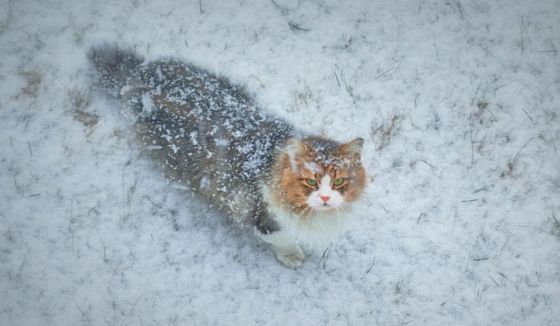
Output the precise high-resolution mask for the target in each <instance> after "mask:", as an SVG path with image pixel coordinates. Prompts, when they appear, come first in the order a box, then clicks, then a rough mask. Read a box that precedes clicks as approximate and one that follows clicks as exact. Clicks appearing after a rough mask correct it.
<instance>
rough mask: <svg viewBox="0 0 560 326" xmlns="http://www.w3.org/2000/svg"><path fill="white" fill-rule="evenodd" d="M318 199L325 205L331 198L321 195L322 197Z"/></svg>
mask: <svg viewBox="0 0 560 326" xmlns="http://www.w3.org/2000/svg"><path fill="white" fill-rule="evenodd" d="M319 197H320V198H321V200H322V201H324V202H325V203H326V202H328V201H329V199H331V196H326V195H323V196H319Z"/></svg>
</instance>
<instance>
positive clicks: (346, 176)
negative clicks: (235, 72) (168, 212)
mask: <svg viewBox="0 0 560 326" xmlns="http://www.w3.org/2000/svg"><path fill="white" fill-rule="evenodd" d="M88 59H89V62H90V63H91V65H92V66H93V69H92V71H93V84H94V85H96V87H98V88H100V89H102V90H104V91H106V92H107V93H108V94H109V95H111V96H113V97H115V98H117V99H120V101H121V103H122V106H123V108H124V109H125V111H126V112H132V113H133V116H134V117H135V122H134V128H135V131H136V134H137V135H138V139H139V140H140V143H141V146H142V148H143V149H144V150H146V151H147V152H149V155H150V156H151V157H152V158H153V159H154V160H156V161H157V162H161V164H162V165H163V170H164V171H165V174H166V176H167V177H168V178H169V179H171V180H172V181H174V182H177V183H179V184H181V185H183V186H185V187H187V188H188V189H190V190H192V192H194V193H195V194H198V195H199V197H200V198H203V199H205V200H207V201H208V203H209V204H210V205H211V206H212V207H215V208H217V209H218V210H219V211H221V212H223V213H224V214H225V215H227V216H229V217H230V218H233V219H234V220H235V221H238V222H241V223H244V224H249V225H251V226H253V227H254V229H255V233H256V234H257V236H258V237H259V238H260V239H262V240H263V241H264V242H266V243H267V244H268V245H269V246H270V248H271V249H272V251H273V253H274V255H275V257H276V259H277V260H278V261H279V262H281V263H282V264H284V265H286V266H289V267H295V266H300V265H302V264H303V262H304V259H305V254H304V252H303V250H302V248H301V246H300V245H302V244H303V245H307V246H310V247H312V246H318V245H327V244H329V243H330V242H331V241H332V240H333V239H334V238H335V237H336V236H337V234H339V233H340V231H341V230H343V229H344V228H343V227H342V225H343V224H344V222H345V221H346V220H347V219H348V218H349V212H350V208H351V206H352V204H353V203H354V202H355V201H356V200H357V199H359V198H360V195H361V194H362V193H363V191H364V188H365V186H366V172H365V169H364V167H363V164H362V162H361V152H362V147H363V139H361V138H356V139H354V140H352V141H350V142H347V143H338V142H336V141H333V140H329V139H327V138H324V137H321V136H314V135H308V134H305V133H303V132H301V131H299V130H297V129H296V128H294V127H293V126H291V125H290V124H289V123H287V122H286V121H284V120H282V119H280V118H277V117H275V116H273V115H271V114H268V113H266V112H264V111H263V110H262V109H260V108H259V107H258V106H257V105H256V104H255V102H254V100H253V98H252V97H251V96H249V95H248V93H247V92H246V90H245V89H244V88H243V87H240V86H237V85H234V84H233V83H231V82H229V81H228V80H227V79H225V78H223V77H219V76H216V75H214V74H212V73H210V72H208V71H206V70H204V69H201V68H199V67H196V66H194V65H192V64H189V63H185V62H182V61H179V60H176V59H171V58H168V59H162V60H158V61H152V62H145V60H144V58H143V57H141V56H140V55H138V54H136V53H135V52H134V51H132V50H129V49H125V48H119V47H118V46H116V45H107V44H104V45H99V46H94V47H92V48H91V49H90V50H89V52H88Z"/></svg>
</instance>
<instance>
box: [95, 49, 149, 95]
mask: <svg viewBox="0 0 560 326" xmlns="http://www.w3.org/2000/svg"><path fill="white" fill-rule="evenodd" d="M87 56H88V59H89V61H90V62H91V63H92V65H93V67H94V77H93V78H94V84H95V85H97V86H99V87H101V88H104V89H105V90H106V91H107V92H108V93H109V94H111V95H112V96H114V97H116V98H119V97H120V96H121V90H122V88H123V87H124V86H125V85H126V80H127V78H128V77H130V76H131V74H132V71H133V70H134V68H136V67H137V66H139V65H140V64H142V62H144V58H143V57H141V56H139V55H138V54H136V53H134V51H132V50H130V49H123V48H119V47H118V46H116V45H111V44H102V45H98V46H93V47H92V48H91V49H90V50H89V51H88V54H87Z"/></svg>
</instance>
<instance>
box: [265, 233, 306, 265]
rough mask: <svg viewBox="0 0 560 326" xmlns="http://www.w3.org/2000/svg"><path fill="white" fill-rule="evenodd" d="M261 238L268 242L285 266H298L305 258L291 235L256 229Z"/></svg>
mask: <svg viewBox="0 0 560 326" xmlns="http://www.w3.org/2000/svg"><path fill="white" fill-rule="evenodd" d="M257 234H258V236H259V238H260V239H261V240H263V241H264V242H266V243H268V244H269V245H270V248H271V249H272V252H274V256H275V257H276V259H277V260H278V261H279V262H280V263H282V264H283V265H285V266H287V267H299V266H301V265H302V264H303V261H304V260H305V254H304V253H303V250H302V249H301V247H300V246H299V245H298V244H297V243H296V242H295V241H294V239H293V238H292V237H290V236H289V235H288V234H286V233H285V232H282V231H276V232H272V233H269V234H263V233H261V232H259V231H257Z"/></svg>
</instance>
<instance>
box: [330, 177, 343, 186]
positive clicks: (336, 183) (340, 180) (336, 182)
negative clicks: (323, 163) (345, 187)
mask: <svg viewBox="0 0 560 326" xmlns="http://www.w3.org/2000/svg"><path fill="white" fill-rule="evenodd" d="M343 183H344V178H336V179H334V180H333V182H332V184H333V186H337V187H338V186H342V184H343Z"/></svg>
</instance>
